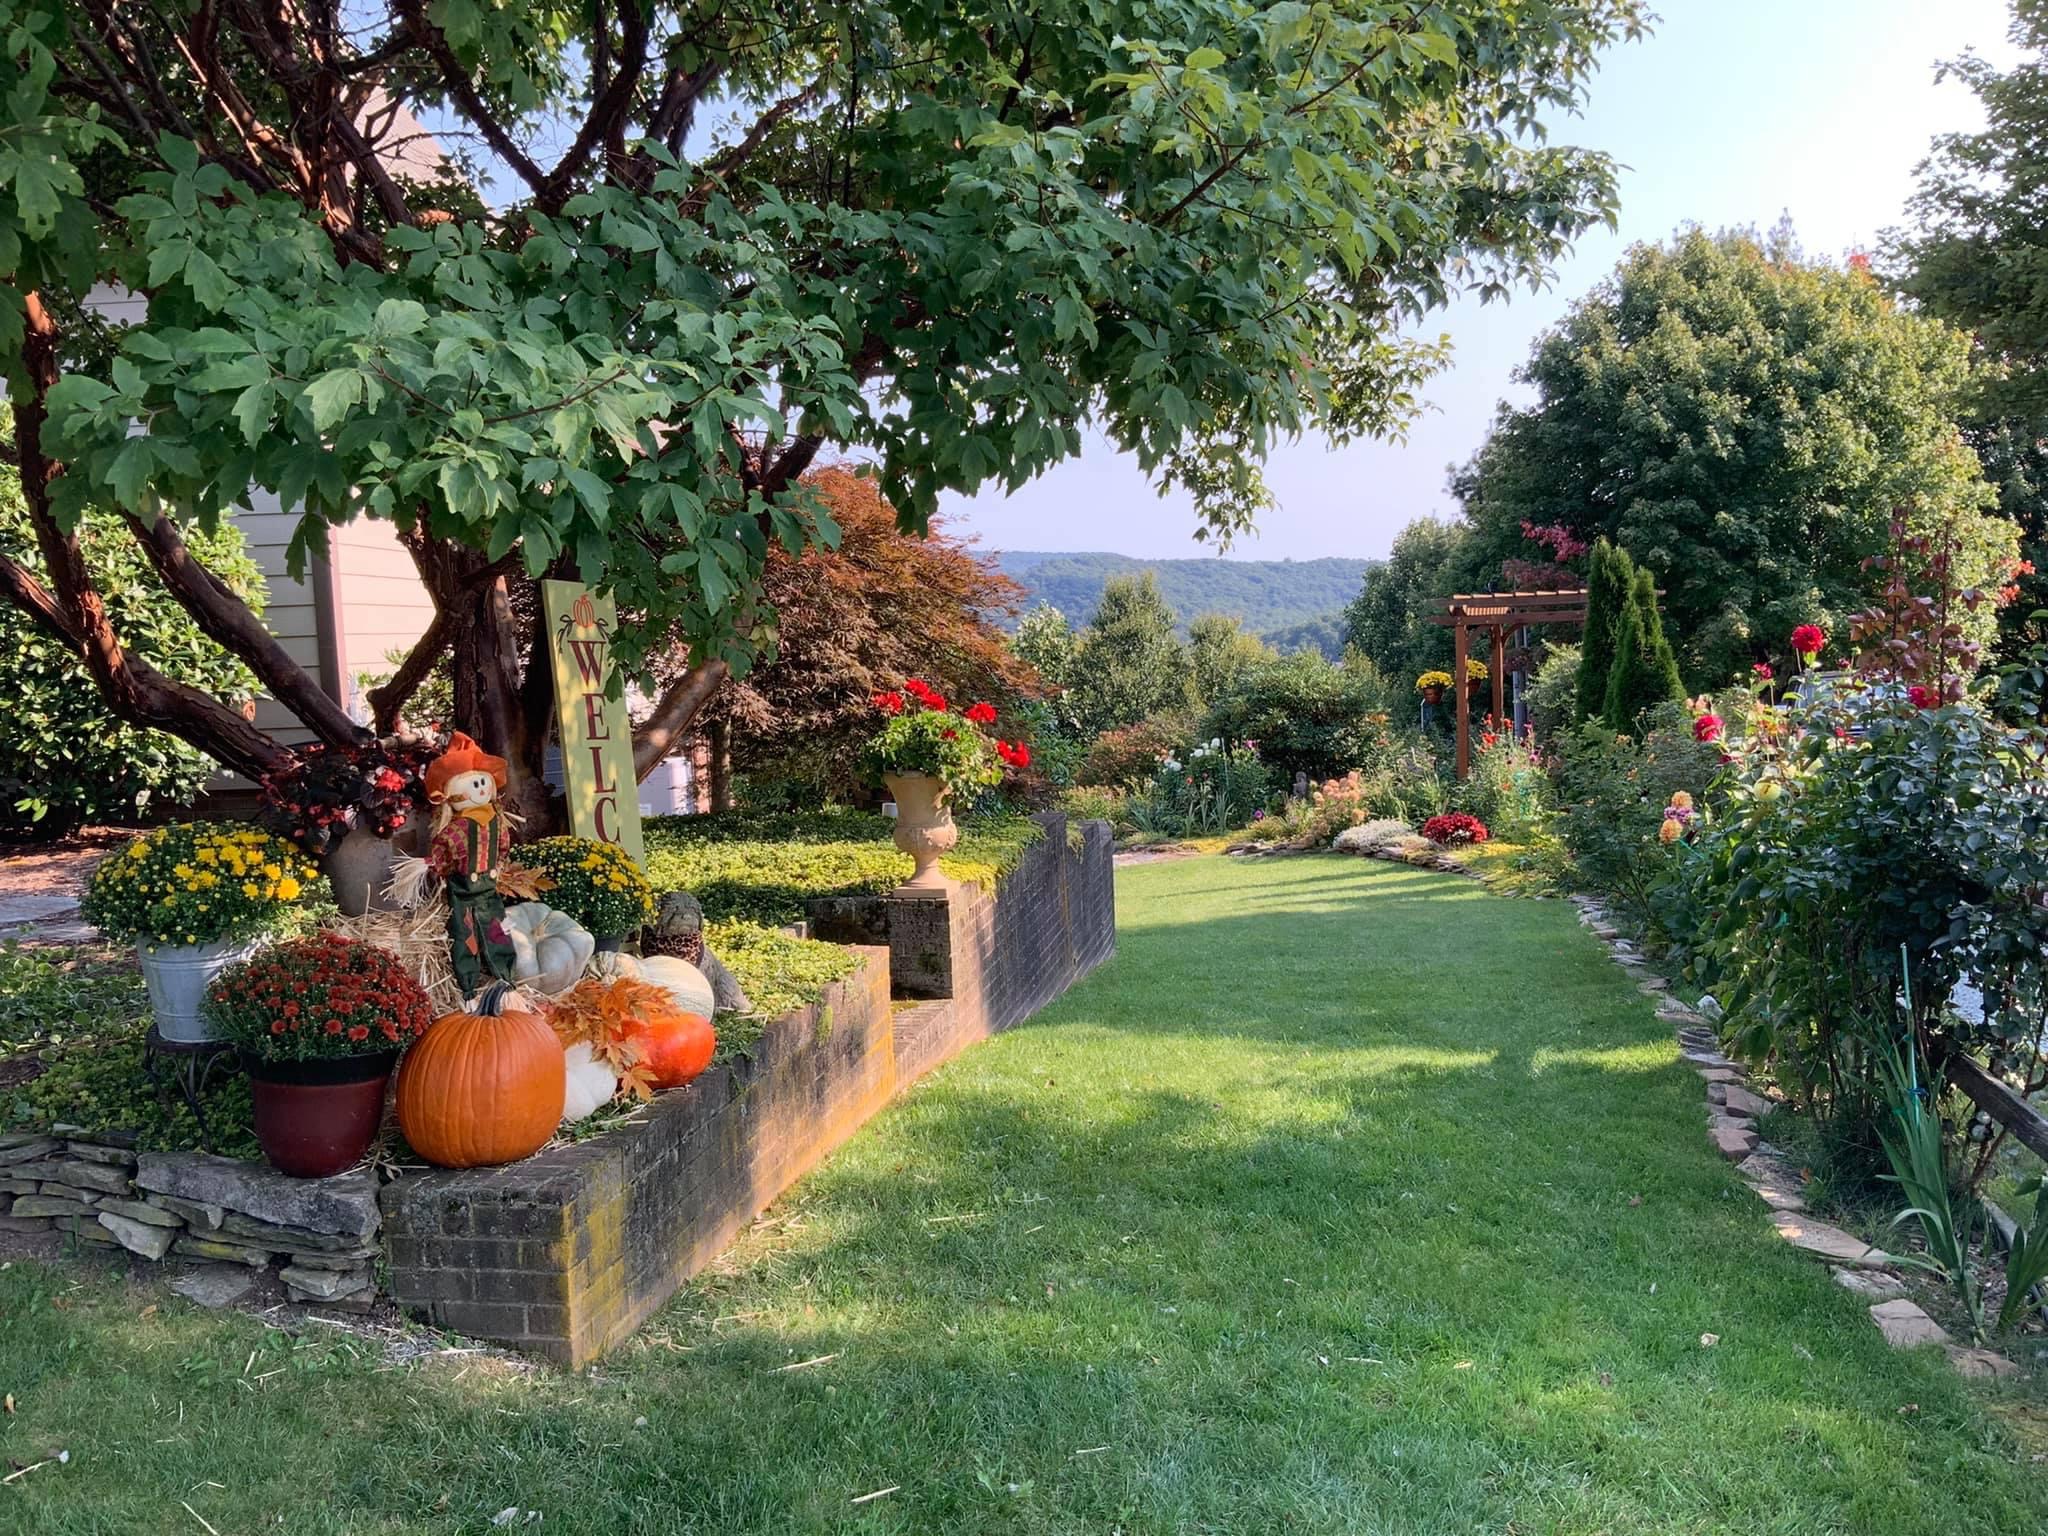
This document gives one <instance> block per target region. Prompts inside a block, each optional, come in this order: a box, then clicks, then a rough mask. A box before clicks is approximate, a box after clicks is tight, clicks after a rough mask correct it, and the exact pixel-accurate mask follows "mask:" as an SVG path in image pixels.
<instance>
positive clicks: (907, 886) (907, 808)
mask: <svg viewBox="0 0 2048 1536" xmlns="http://www.w3.org/2000/svg"><path fill="white" fill-rule="evenodd" d="M882 782H883V783H884V784H886V785H888V786H889V793H890V794H891V795H892V796H894V797H895V800H896V846H897V847H898V848H901V849H902V850H903V851H904V852H905V853H907V854H909V855H910V857H911V858H912V859H913V860H914V861H915V862H916V865H917V868H916V869H914V870H913V871H912V872H911V876H910V878H909V879H908V880H906V881H904V882H903V884H901V885H899V886H898V887H897V889H898V890H899V891H943V890H945V889H946V877H945V876H944V875H942V874H940V873H939V855H940V854H942V853H945V852H946V851H947V850H948V849H950V848H951V847H952V846H953V845H954V844H955V843H957V842H959V841H960V829H959V828H958V827H956V826H954V825H953V808H952V807H951V806H950V805H948V804H947V803H946V798H947V796H946V781H945V780H944V779H938V778H934V777H933V776H932V775H931V774H928V773H887V774H884V775H882Z"/></svg>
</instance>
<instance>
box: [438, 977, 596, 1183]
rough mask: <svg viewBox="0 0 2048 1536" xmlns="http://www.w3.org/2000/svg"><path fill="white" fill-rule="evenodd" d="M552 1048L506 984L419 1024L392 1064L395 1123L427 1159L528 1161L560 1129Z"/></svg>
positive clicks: (551, 1039)
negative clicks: (468, 1008)
mask: <svg viewBox="0 0 2048 1536" xmlns="http://www.w3.org/2000/svg"><path fill="white" fill-rule="evenodd" d="M565 1087H566V1076H565V1073H564V1071H563V1066H562V1042H561V1041H559V1040H557V1039H556V1038H555V1032H554V1031H553V1030H552V1029H550V1028H549V1027H548V1022H547V1020H546V1019H545V1018H543V1017H542V1016H541V1015H540V1014H537V1013H534V1012H533V1011H532V1010H531V1009H529V1008H528V1007H527V1006H526V1002H525V999H524V998H522V997H520V995H519V994H518V992H516V991H515V990H514V989H513V988H511V987H506V986H492V987H487V988H485V989H484V992H483V995H482V996H481V997H480V998H479V999H478V1000H477V1002H476V1003H475V1005H474V1008H473V1011H472V1012H469V1013H447V1014H443V1015H442V1016H441V1017H440V1018H438V1019H436V1020H435V1021H434V1022H433V1023H432V1024H431V1025H429V1026H428V1028H427V1032H426V1033H425V1034H424V1035H422V1036H421V1037H420V1040H419V1043H418V1044H417V1045H415V1046H414V1047H413V1048H412V1049H411V1050H409V1051H407V1052H406V1053H405V1059H404V1061H402V1062H401V1063H400V1064H399V1068H398V1095H397V1099H398V1127H399V1129H400V1130H402V1131H404V1132H405V1139H406V1140H407V1141H409V1142H411V1143H412V1148H413V1150H414V1151H415V1152H417V1153H419V1155H420V1156H421V1157H424V1158H425V1159H426V1160H427V1161H428V1162H430V1163H434V1164H436V1165H438V1166H440V1167H442V1168H479V1167H483V1166H485V1165H486V1164H490V1163H510V1162H515V1161H517V1160H518V1159H519V1158H522V1157H528V1156H531V1155H532V1154H533V1153H535V1152H538V1151H539V1150H540V1149H541V1148H542V1147H543V1146H545V1145H546V1144H547V1141H548V1138H549V1137H551V1136H553V1135H554V1134H555V1127H556V1126H557V1125H559V1124H560V1123H561V1119H562V1100H563V1094H564V1091H565Z"/></svg>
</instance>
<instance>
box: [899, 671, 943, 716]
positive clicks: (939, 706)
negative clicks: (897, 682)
mask: <svg viewBox="0 0 2048 1536" xmlns="http://www.w3.org/2000/svg"><path fill="white" fill-rule="evenodd" d="M903 691H904V692H905V693H907V694H909V695H910V696H911V697H912V698H913V699H915V700H917V702H918V703H920V704H922V705H923V706H924V707H925V708H926V709H931V710H943V709H944V708H945V707H946V696H945V695H944V694H943V693H940V692H938V691H937V690H936V689H934V688H933V687H932V685H931V684H930V683H927V682H926V681H925V680H924V679H923V678H921V677H911V678H905V679H904V682H903Z"/></svg>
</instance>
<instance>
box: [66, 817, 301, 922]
mask: <svg viewBox="0 0 2048 1536" xmlns="http://www.w3.org/2000/svg"><path fill="white" fill-rule="evenodd" d="M319 881H320V871H319V869H318V867H317V866H315V865H314V864H313V863H312V862H311V861H309V860H308V859H307V858H306V856H305V855H304V854H302V853H300V852H299V850H298V849H296V848H294V847H293V846H292V845H291V844H290V843H288V842H286V841H285V840H284V839H283V838H280V837H272V836H271V835H270V834H269V833H267V832H259V831H257V830H256V829H255V828H253V827H244V826H236V825H234V824H232V823H227V822H203V821H195V822H172V823H171V824H170V825H169V826H163V827H158V828H156V829H155V830H153V831H150V832H145V833H143V834H142V835H141V836H140V837H138V838H136V839H135V840H134V841H133V842H131V843H129V844H128V846H127V847H126V848H124V849H123V850H122V851H121V852H119V853H116V854H111V855H109V856H108V857H107V858H105V859H103V860H101V861H100V866H99V868H98V869H96V870H94V871H93V877H92V884H91V886H90V887H89V888H88V889H87V891H86V893H85V901H84V904H83V906H84V912H85V915H86V917H87V918H88V919H89V920H91V921H92V922H94V923H97V924H98V925H99V927H100V928H101V929H102V930H103V931H104V932H105V933H106V934H107V935H108V936H109V937H110V938H116V939H129V940H133V941H134V942H135V943H138V944H146V945H149V946H150V947H151V948H155V947H156V946H158V945H163V944H212V943H215V942H217V941H219V940H222V939H240V938H253V937H257V936H260V935H264V934H271V933H276V932H278V931H279V930H280V929H281V928H283V927H285V926H287V925H288V920H289V918H290V917H291V915H292V913H293V911H294V909H295V908H297V907H298V906H299V904H300V903H301V902H302V901H304V899H305V898H306V897H307V896H308V895H310V894H313V893H314V892H315V890H316V888H317V887H318V885H319Z"/></svg>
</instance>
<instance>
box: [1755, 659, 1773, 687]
mask: <svg viewBox="0 0 2048 1536" xmlns="http://www.w3.org/2000/svg"><path fill="white" fill-rule="evenodd" d="M1749 670H1750V671H1752V672H1754V673H1755V674H1756V675H1757V676H1758V677H1759V678H1760V679H1762V680H1763V681H1764V682H1767V683H1768V682H1769V681H1770V680H1771V679H1772V678H1773V677H1775V676H1776V675H1777V674H1776V673H1774V672H1773V671H1772V670H1771V664H1770V663H1769V662H1768V661H1760V662H1758V663H1757V664H1756V665H1755V666H1753V667H1751V668H1750V669H1749Z"/></svg>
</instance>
